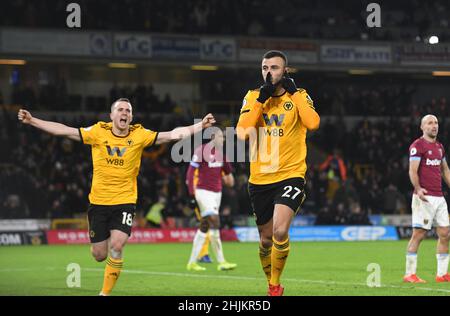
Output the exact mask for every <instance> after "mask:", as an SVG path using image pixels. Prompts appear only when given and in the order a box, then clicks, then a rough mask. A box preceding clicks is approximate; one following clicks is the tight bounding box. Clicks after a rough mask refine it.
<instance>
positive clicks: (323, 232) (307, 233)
mask: <svg viewBox="0 0 450 316" xmlns="http://www.w3.org/2000/svg"><path fill="white" fill-rule="evenodd" d="M235 231H236V234H237V238H238V240H239V241H247V242H248V241H250V242H253V241H259V235H258V230H257V228H256V227H241V228H235ZM289 239H290V240H291V241H368V240H398V235H397V231H396V228H395V227H394V226H304V227H291V229H290V230H289Z"/></svg>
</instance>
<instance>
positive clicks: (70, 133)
mask: <svg viewBox="0 0 450 316" xmlns="http://www.w3.org/2000/svg"><path fill="white" fill-rule="evenodd" d="M17 118H18V119H19V121H21V122H22V123H23V124H28V125H31V126H34V127H36V128H38V129H40V130H43V131H44V132H47V133H49V134H51V135H54V136H64V137H67V138H70V139H72V140H76V141H81V138H80V133H79V131H78V129H76V128H74V127H70V126H67V125H64V124H61V123H56V122H50V121H44V120H41V119H38V118H36V117H33V116H32V115H31V113H30V112H28V111H27V110H23V109H20V110H19V113H18V114H17Z"/></svg>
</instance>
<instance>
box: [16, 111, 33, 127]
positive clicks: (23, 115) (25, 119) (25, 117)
mask: <svg viewBox="0 0 450 316" xmlns="http://www.w3.org/2000/svg"><path fill="white" fill-rule="evenodd" d="M17 118H18V119H19V121H21V122H22V123H24V124H30V123H31V119H32V118H33V117H32V116H31V113H30V112H28V111H27V110H23V109H20V110H19V113H17Z"/></svg>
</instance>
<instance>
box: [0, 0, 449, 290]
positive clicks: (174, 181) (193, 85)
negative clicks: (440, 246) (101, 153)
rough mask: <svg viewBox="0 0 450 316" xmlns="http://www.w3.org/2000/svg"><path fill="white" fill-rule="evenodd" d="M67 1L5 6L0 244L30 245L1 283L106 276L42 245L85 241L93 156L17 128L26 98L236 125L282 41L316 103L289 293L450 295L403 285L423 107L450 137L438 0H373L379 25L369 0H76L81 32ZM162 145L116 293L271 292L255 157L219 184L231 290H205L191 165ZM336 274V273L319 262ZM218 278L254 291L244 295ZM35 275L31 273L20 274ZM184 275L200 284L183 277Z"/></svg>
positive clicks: (96, 114)
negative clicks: (192, 262)
mask: <svg viewBox="0 0 450 316" xmlns="http://www.w3.org/2000/svg"><path fill="white" fill-rule="evenodd" d="M70 2H71V1H57V0H54V1H51V0H45V1H44V0H40V1H31V0H23V1H8V2H5V3H2V4H1V9H0V118H1V119H0V122H1V124H0V142H1V155H0V245H2V246H11V245H22V246H21V247H1V248H0V276H1V277H0V294H2V295H5V294H12V295H15V294H39V293H44V294H48V295H54V294H63V295H90V294H93V293H94V292H95V291H94V290H93V289H95V286H96V284H98V282H99V280H100V276H101V273H99V272H98V271H95V269H99V271H100V269H101V267H100V266H98V265H97V264H96V263H95V262H93V260H92V259H91V258H89V255H88V251H87V245H83V246H64V247H63V246H51V247H35V245H41V244H50V245H62V244H86V243H88V236H87V232H86V225H87V223H86V219H85V211H86V209H87V205H88V200H87V195H88V193H89V188H90V181H91V172H92V165H91V162H90V151H89V148H88V147H86V146H83V145H81V144H79V143H75V142H72V141H70V140H66V139H62V138H55V137H51V136H49V135H46V134H45V133H43V132H39V131H37V130H35V129H33V128H31V127H28V126H22V125H21V124H20V123H19V122H18V121H17V110H18V109H19V108H21V107H23V108H26V109H28V110H29V111H31V113H32V114H33V115H34V116H36V117H39V118H44V119H49V120H54V121H59V122H62V123H65V124H68V125H70V126H74V127H79V126H89V125H90V124H92V123H94V122H96V121H98V120H99V119H102V120H107V119H108V116H107V113H108V111H109V107H110V104H111V103H112V101H113V100H116V99H117V98H119V97H127V98H129V99H130V100H131V101H132V104H133V109H134V115H135V118H134V121H135V122H136V123H142V124H143V125H144V126H146V127H148V128H151V129H152V130H157V131H164V130H170V129H172V128H174V127H176V126H181V125H188V124H191V123H192V122H193V120H194V118H200V117H202V116H203V115H204V114H206V113H208V112H211V113H213V114H214V115H215V116H216V118H217V120H218V121H219V122H220V123H221V125H222V126H235V124H236V121H237V118H238V115H239V109H240V107H241V104H242V98H243V96H244V95H245V94H246V92H247V91H248V90H249V89H254V88H257V87H259V86H260V85H261V84H262V79H261V74H260V62H261V57H262V55H263V54H264V52H266V51H267V50H270V49H279V50H281V51H283V52H285V53H286V54H287V56H288V58H289V65H290V67H291V68H292V69H291V71H292V77H293V78H294V79H295V81H296V82H297V85H298V86H299V87H302V88H305V89H306V90H307V91H308V93H309V95H310V96H311V97H312V99H313V100H314V104H315V106H316V109H317V111H318V113H319V114H320V115H321V126H320V130H318V131H316V132H313V133H309V135H308V163H309V170H308V175H307V180H308V181H307V195H308V197H307V200H306V202H305V204H304V207H303V211H302V213H301V214H300V215H298V216H297V218H296V219H295V220H294V222H293V225H292V228H291V233H290V236H291V241H308V243H305V244H303V243H298V244H295V246H293V248H294V249H293V251H292V253H293V254H292V256H293V257H294V258H295V259H292V258H291V259H290V261H289V263H288V265H287V268H286V272H285V274H284V275H283V277H284V278H287V279H288V280H289V279H290V281H287V282H286V283H287V285H289V286H288V287H287V290H286V294H287V295H314V294H319V295H321V294H323V295H340V294H361V293H364V294H366V293H367V295H377V294H387V295H391V294H392V295H394V294H395V295H403V294H405V295H407V294H412V295H420V294H425V295H435V294H436V295H439V294H446V293H447V294H448V292H449V291H450V288H448V287H445V286H442V285H435V284H434V285H433V284H429V285H427V286H423V287H422V288H423V289H422V290H416V289H411V288H403V287H402V284H401V283H400V281H401V276H402V274H403V268H404V253H405V247H406V242H405V239H407V238H409V236H410V234H411V230H410V228H409V226H410V224H411V217H410V212H411V209H410V199H411V185H410V182H409V179H408V174H407V170H408V169H407V168H408V147H409V145H410V143H411V142H412V141H413V140H414V139H415V138H417V137H419V136H420V135H421V132H420V130H419V120H420V118H421V117H422V116H423V115H425V114H428V113H433V114H435V115H436V116H437V117H438V118H439V122H440V130H439V139H440V140H441V141H442V142H443V143H444V146H445V148H446V149H447V152H448V151H449V149H450V147H449V146H450V142H449V132H450V129H449V127H450V120H449V116H450V107H449V104H448V102H449V101H448V99H449V97H450V90H449V89H448V87H449V83H450V80H449V76H450V67H449V66H450V44H449V40H450V28H449V19H450V6H449V4H448V3H447V2H446V1H430V2H419V1H413V2H411V1H406V0H405V1H403V0H401V1H395V2H392V1H390V2H388V1H386V2H378V3H379V4H380V8H381V27H373V28H369V27H368V26H367V17H368V15H369V14H370V12H367V11H366V8H367V5H368V3H369V2H370V1H355V0H351V1H345V3H341V2H337V1H336V2H332V1H321V0H319V1H312V2H311V1H287V0H286V1H279V0H278V1H272V0H269V1H264V2H263V3H260V2H258V1H247V0H243V1H217V0H212V1H197V0H195V1H175V0H165V1H156V0H152V1H143V0H128V1H104V0H101V1H73V2H76V3H78V4H79V5H80V8H81V27H79V28H78V27H74V28H70V27H68V26H67V17H68V15H69V14H70V12H67V11H66V8H67V5H68V4H69V3H70ZM436 41H437V43H436ZM432 43H434V44H432ZM170 152H171V147H170V146H159V147H155V148H152V149H151V150H149V151H147V152H146V153H145V155H144V157H143V160H142V166H141V172H140V176H139V178H138V188H139V198H138V212H137V217H136V219H135V222H134V234H133V238H132V240H131V243H142V245H132V246H130V247H129V248H127V250H126V254H127V256H128V257H129V258H130V259H129V260H128V259H127V261H128V262H129V265H127V268H128V269H129V270H128V274H127V272H125V275H127V277H124V279H127V278H128V279H129V280H128V281H127V280H122V279H121V280H120V281H119V285H118V287H117V289H116V290H115V291H116V292H117V293H118V294H122V295H127V294H131V295H158V294H163V295H177V294H180V295H190V294H196V295H206V294H213V295H233V294H234V295H264V294H265V293H264V291H265V285H264V275H263V273H262V271H261V269H260V267H259V262H258V261H257V245H256V243H254V242H256V241H257V240H258V235H257V231H256V228H255V224H254V219H253V217H252V211H251V206H250V202H249V198H248V194H247V181H248V172H249V165H248V163H246V162H239V163H235V164H233V168H234V174H235V177H236V180H237V181H236V185H235V187H234V188H232V189H230V188H224V192H223V198H222V206H221V220H222V225H223V230H222V238H223V240H228V241H234V242H230V243H225V245H224V247H225V253H226V254H229V255H228V256H229V257H230V260H231V259H232V260H233V262H237V263H238V264H239V267H238V269H237V270H236V271H233V272H230V273H228V274H226V275H224V274H220V273H218V272H216V271H214V269H209V270H211V271H208V272H207V273H206V274H205V275H206V276H207V277H208V278H211V279H212V280H216V278H217V282H224V283H223V284H222V285H221V287H222V291H219V290H217V291H214V290H212V292H207V290H206V289H204V288H202V287H201V284H202V282H203V283H204V280H203V281H202V280H201V279H196V278H195V277H194V276H192V275H189V274H188V273H187V272H186V271H185V270H184V268H185V263H186V262H187V259H188V256H189V252H190V243H189V241H191V240H192V237H193V234H194V233H195V226H196V224H197V221H196V218H195V216H194V215H193V211H192V210H191V209H190V208H189V206H188V198H187V197H188V196H187V188H186V186H185V184H184V183H185V174H186V168H187V165H188V163H174V162H173V161H172V160H171V158H170ZM338 160H341V161H342V163H343V164H342V165H343V166H344V168H339V167H338V165H339V164H338V163H337V161H338ZM330 161H331V163H328V162H330ZM444 192H445V195H446V197H447V189H445V190H444ZM161 197H164V198H165V199H163V203H164V212H163V218H164V220H163V221H162V222H161V223H159V224H160V225H161V229H155V228H151V223H149V222H148V221H147V220H146V214H147V213H148V212H149V210H150V209H151V208H152V206H154V205H155V204H156V203H160V202H161V201H162V199H160V198H161ZM430 237H433V232H430ZM367 240H370V242H364V241H367ZM386 240H389V241H386ZM237 241H238V242H237ZM319 241H323V242H319ZM324 241H328V242H324ZM167 242H170V243H167ZM329 242H332V243H329ZM172 243H173V244H172ZM30 245H33V246H30ZM69 249H70V250H69ZM422 249H424V250H423V251H424V252H423V256H424V258H423V261H420V266H419V269H422V270H423V271H424V273H423V274H424V276H426V273H428V274H429V278H430V279H431V277H432V275H433V273H434V270H433V269H434V266H435V261H434V258H433V254H432V252H433V249H434V243H433V242H429V243H427V244H425V245H422ZM42 253H47V254H48V255H47V257H46V256H45V255H44V256H42V257H41V258H40V259H39V260H41V261H42V262H41V264H42V265H43V266H45V267H47V268H48V269H47V270H43V273H41V274H40V275H36V274H35V273H33V270H32V269H33V267H30V266H28V265H26V262H27V260H26V259H25V258H26V257H27V256H28V255H30V256H32V255H36V256H40V254H42ZM72 253H73V258H70V255H68V254H72ZM155 253H160V255H155V256H154V255H153V254H155ZM385 253H386V254H385ZM325 254H327V256H332V257H333V258H334V259H335V260H330V262H328V260H324V258H323V257H321V255H322V256H323V255H325ZM421 256H422V254H421ZM426 256H428V257H426ZM50 258H53V259H52V260H51V259H50ZM351 258H353V259H354V260H353V259H351ZM46 259H48V260H47V261H46ZM352 260H353V261H352ZM70 262H78V263H79V264H80V265H81V266H82V269H83V268H84V269H85V270H84V271H85V272H84V273H85V274H86V278H87V280H88V281H86V283H85V285H83V287H82V288H81V290H80V289H78V290H77V289H71V288H68V287H66V285H65V280H66V279H65V277H66V275H67V272H66V270H65V268H66V266H67V264H68V263H70ZM324 262H326V263H324ZM167 263H170V264H167ZM370 263H378V264H380V265H381V268H382V270H381V271H382V283H383V284H384V285H385V286H383V287H382V288H375V289H372V288H369V287H367V286H366V278H367V276H368V274H369V272H367V271H366V267H367V265H368V264H370ZM133 265H134V266H133ZM336 266H337V267H338V268H336ZM133 268H134V269H133ZM14 269H18V270H17V271H16V272H15V273H13V274H11V273H10V272H11V271H15V270H14ZM27 269H28V270H27ZM89 269H91V270H89ZM336 269H338V270H342V271H340V276H333V275H330V276H329V275H327V271H330V270H336ZM20 271H22V272H20ZM133 271H134V272H133ZM136 271H141V272H142V273H141V274H139V273H137V272H136ZM165 273H167V274H165ZM46 275H47V276H49V275H52V277H51V278H48V277H46ZM142 275H144V277H145V276H147V277H149V278H150V279H152V280H154V282H161V283H164V284H166V283H168V284H170V285H169V286H168V288H167V291H166V292H163V293H155V292H152V291H151V290H150V289H151V287H150V285H142V284H139V282H138V279H139V278H141V277H142ZM97 276H98V277H99V279H98V280H97V279H95V278H96V277H97ZM226 276H229V277H236V278H238V279H239V278H241V281H242V282H243V283H244V284H245V282H247V281H248V282H249V286H248V287H246V285H244V286H243V287H242V288H241V289H239V290H238V289H236V288H235V287H233V286H232V282H233V278H229V279H227V278H226ZM383 276H384V277H383ZM134 277H136V279H135V280H134V279H133V278H134ZM246 278H248V279H249V280H247V281H246ZM29 280H35V282H36V283H33V284H35V285H33V286H31V287H23V286H21V284H22V283H23V284H25V283H28V281H29ZM158 280H159V281H158ZM91 281H92V284H90V282H91ZM127 282H129V283H128V284H127ZM133 282H135V283H133ZM227 282H228V283H227ZM254 282H260V284H259V286H258V285H256V286H255V285H253V283H254ZM289 282H290V283H292V284H288V283H289ZM180 283H183V284H184V283H186V284H191V285H189V286H188V289H186V290H181V289H180V287H179V286H177V285H178V284H180ZM250 283H251V284H252V285H250ZM146 286H148V288H147V287H146ZM355 287H356V290H354V291H352V290H351V289H354V288H355ZM191 288H192V289H191ZM330 288H331V289H333V290H330ZM419 288H420V287H419ZM43 289H44V290H43ZM89 291H92V292H89ZM193 291H196V292H193ZM94 295H95V294H94Z"/></svg>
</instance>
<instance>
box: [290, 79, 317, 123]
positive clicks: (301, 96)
mask: <svg viewBox="0 0 450 316" xmlns="http://www.w3.org/2000/svg"><path fill="white" fill-rule="evenodd" d="M281 85H282V86H283V88H284V89H285V90H286V91H287V92H288V93H289V94H290V95H291V99H292V101H294V103H295V105H296V106H297V109H298V112H299V114H300V118H301V119H302V123H303V125H304V126H305V127H306V128H307V129H309V130H312V131H314V130H316V129H318V128H319V125H320V116H319V114H317V112H316V110H315V108H314V105H313V101H312V99H311V97H310V96H309V95H308V94H307V93H306V91H305V90H303V89H300V90H299V89H297V86H296V85H295V82H294V80H293V79H292V78H290V77H289V74H288V73H287V72H286V73H285V74H284V76H283V78H282V79H281Z"/></svg>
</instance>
